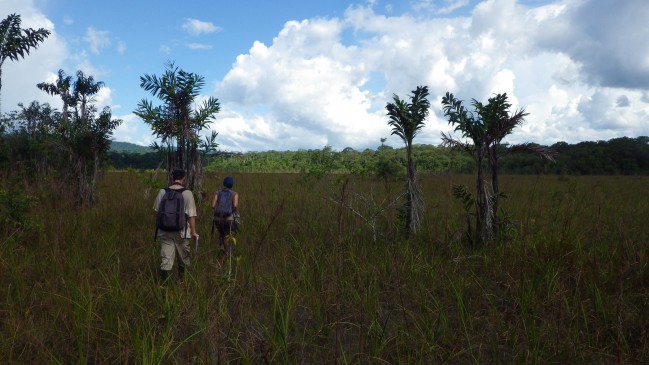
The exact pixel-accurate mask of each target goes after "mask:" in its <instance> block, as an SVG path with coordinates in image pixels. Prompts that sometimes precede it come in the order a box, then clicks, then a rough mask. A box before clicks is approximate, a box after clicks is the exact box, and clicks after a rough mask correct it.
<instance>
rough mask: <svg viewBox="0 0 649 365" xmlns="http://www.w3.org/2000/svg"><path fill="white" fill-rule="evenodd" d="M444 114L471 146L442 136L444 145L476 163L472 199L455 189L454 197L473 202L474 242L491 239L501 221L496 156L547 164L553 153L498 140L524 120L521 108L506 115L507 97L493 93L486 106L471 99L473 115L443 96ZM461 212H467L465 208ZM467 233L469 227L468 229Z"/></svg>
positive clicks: (531, 146) (454, 101) (508, 105)
mask: <svg viewBox="0 0 649 365" xmlns="http://www.w3.org/2000/svg"><path fill="white" fill-rule="evenodd" d="M442 105H443V109H444V114H445V115H446V116H447V117H448V120H449V123H450V124H452V125H455V131H459V132H461V133H462V137H463V138H466V139H469V140H470V141H471V142H473V143H469V142H462V141H459V140H457V139H454V138H452V137H451V136H450V135H446V134H444V133H442V141H443V143H444V144H445V145H446V146H450V147H452V148H455V149H459V150H462V151H465V152H467V153H468V154H469V155H470V156H472V157H473V159H474V161H475V163H476V169H477V177H476V197H475V199H469V198H468V192H467V191H466V190H462V189H456V192H457V193H456V194H454V195H456V197H460V198H462V199H463V200H464V201H465V202H469V201H470V202H471V203H472V204H473V203H475V206H476V210H475V217H476V219H475V224H476V229H475V237H473V238H472V239H473V242H474V243H481V242H483V241H484V240H486V239H489V238H492V237H495V236H496V235H497V233H498V227H499V226H500V224H501V222H499V220H498V208H499V198H500V197H501V196H502V193H501V192H500V187H499V183H498V161H499V159H500V156H501V155H503V154H506V153H524V152H531V153H535V154H538V155H540V156H541V157H543V158H546V159H548V160H550V161H553V160H554V156H555V153H554V152H553V151H552V150H549V149H547V148H544V147H541V146H539V145H536V144H533V143H523V144H518V145H512V146H509V145H503V144H502V140H503V138H505V137H506V136H507V135H509V134H511V133H512V132H513V130H514V129H515V128H516V127H517V126H519V125H520V124H521V123H523V121H524V120H525V117H526V116H527V115H528V113H526V112H525V110H524V109H520V110H516V111H515V112H514V113H510V111H509V108H510V107H511V104H510V103H509V102H508V98H507V94H497V95H496V96H495V97H492V98H489V99H488V102H487V104H483V103H481V102H478V101H477V100H475V99H473V102H472V104H471V105H472V106H473V108H474V112H470V111H468V110H467V109H466V108H465V107H464V106H463V105H462V101H461V100H458V99H456V98H455V96H454V95H453V94H451V93H446V96H444V97H443V98H442ZM485 160H487V166H488V169H489V173H490V174H491V189H492V190H491V191H492V193H491V194H489V193H488V188H487V185H486V184H485V181H484V161H485ZM465 209H468V207H467V206H465ZM468 231H469V232H471V227H469V229H468Z"/></svg>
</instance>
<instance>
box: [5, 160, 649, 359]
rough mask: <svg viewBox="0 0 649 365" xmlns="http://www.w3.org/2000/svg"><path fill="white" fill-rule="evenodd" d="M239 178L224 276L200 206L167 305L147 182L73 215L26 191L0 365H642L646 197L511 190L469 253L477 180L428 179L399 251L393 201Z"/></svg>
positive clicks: (576, 188)
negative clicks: (416, 222) (418, 222)
mask: <svg viewBox="0 0 649 365" xmlns="http://www.w3.org/2000/svg"><path fill="white" fill-rule="evenodd" d="M234 177H235V181H236V182H237V184H236V186H235V190H237V191H238V192H239V194H240V197H241V207H240V211H241V214H242V225H241V232H240V233H239V235H238V236H237V245H236V246H235V249H234V256H233V257H232V260H231V261H230V260H228V259H227V258H226V257H224V256H220V255H219V254H218V250H217V248H216V239H215V238H214V237H213V236H211V234H210V229H211V210H210V207H209V204H210V202H211V195H210V194H211V193H210V194H208V196H206V197H205V198H204V199H202V200H201V201H200V203H199V210H200V216H199V233H200V234H201V239H200V247H199V251H198V252H197V253H194V254H193V256H192V265H191V267H190V268H189V270H188V272H187V274H186V276H185V279H184V281H183V282H182V283H181V282H178V281H177V275H176V276H174V278H173V281H172V283H171V284H170V285H167V286H166V287H163V286H160V285H159V282H158V278H157V267H158V265H159V262H158V260H159V245H158V243H157V242H153V233H154V227H153V221H154V218H153V217H154V216H153V211H152V204H153V199H154V194H155V191H152V190H151V189H150V188H149V186H148V185H149V184H148V183H147V181H148V180H147V177H146V176H144V175H143V174H141V173H138V172H135V171H128V172H110V173H108V174H107V175H106V176H105V178H104V180H103V181H102V184H101V186H100V187H99V193H100V200H99V203H98V204H97V205H96V206H95V207H93V208H85V209H83V210H77V209H76V208H75V207H74V206H72V205H70V204H69V203H68V202H66V201H61V200H60V199H59V198H58V196H59V195H58V194H57V193H56V191H54V190H52V189H50V190H48V189H34V191H26V192H25V194H26V195H25V196H35V197H37V198H38V202H37V203H36V204H34V205H33V206H32V208H31V211H30V213H29V214H28V213H26V212H21V217H23V216H24V217H23V218H24V219H25V221H29V222H30V225H31V226H30V227H32V228H31V229H26V228H20V227H18V228H20V229H18V228H11V229H9V228H7V232H10V233H11V235H10V236H7V237H5V238H3V239H0V363H3V364H19V363H21V364H22V363H61V364H70V363H137V364H168V363H177V364H186V363H195V364H214V363H229V362H234V363H249V364H257V363H409V364H410V363H413V364H420V363H421V364H423V363H542V364H546V363H588V364H590V363H648V362H649V330H648V329H649V284H648V283H649V265H648V264H647V263H648V262H649V253H648V249H649V228H647V220H646V216H647V212H649V199H647V198H646V197H645V196H646V195H647V194H646V193H647V191H648V190H649V189H648V188H649V179H647V178H645V177H556V176H554V177H552V176H540V177H539V176H524V177H523V176H503V177H502V182H501V185H502V186H501V189H502V190H503V191H505V192H507V194H508V196H509V198H507V199H506V200H504V201H503V203H502V207H503V209H504V210H505V211H506V213H507V214H508V216H509V217H511V220H512V224H511V225H509V226H508V228H507V229H506V230H505V234H503V235H502V237H500V239H499V240H498V242H496V243H491V244H487V245H485V246H482V247H478V248H470V247H468V246H467V245H465V244H464V243H463V242H464V241H463V238H462V234H463V232H464V231H465V226H464V224H465V213H464V210H463V208H462V207H461V204H460V203H459V202H457V201H455V200H454V199H453V198H452V196H451V187H452V186H453V185H457V184H459V183H465V184H467V185H469V184H471V181H472V177H471V176H468V175H466V176H464V175H424V176H421V183H422V191H423V195H424V199H425V205H426V210H425V213H424V217H423V220H422V229H421V231H420V232H419V233H417V234H416V235H410V236H409V235H407V234H406V233H405V232H404V231H403V230H402V229H400V225H402V224H403V222H401V221H400V220H399V219H400V218H399V214H398V212H397V209H398V206H395V205H391V204H390V203H391V202H392V200H393V199H395V198H396V197H398V196H399V194H400V191H401V190H402V188H403V186H402V184H401V183H388V184H386V183H385V182H379V181H375V180H373V179H370V178H365V177H355V176H351V177H348V178H347V179H324V180H320V181H314V180H304V179H303V178H302V177H301V176H300V175H292V174H241V175H235V176H234ZM222 179H223V176H218V175H216V174H211V175H208V176H206V177H205V180H204V181H205V184H206V185H207V186H206V188H207V190H208V191H214V190H216V189H218V187H219V186H220V182H221V181H222ZM469 186H471V185H469ZM174 274H175V273H174Z"/></svg>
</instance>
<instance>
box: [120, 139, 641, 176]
mask: <svg viewBox="0 0 649 365" xmlns="http://www.w3.org/2000/svg"><path fill="white" fill-rule="evenodd" d="M113 144H115V142H113ZM118 144H119V142H118ZM122 146H123V147H121V148H118V149H111V151H109V153H108V158H109V163H108V165H109V166H110V167H111V168H113V169H117V170H120V169H155V168H157V167H158V165H160V162H161V155H160V153H158V152H153V151H151V152H143V151H146V150H148V149H149V148H148V147H140V148H135V147H133V148H131V149H129V148H128V147H126V145H122ZM544 147H546V148H549V149H552V150H554V151H556V152H557V153H558V156H557V157H556V158H555V162H554V163H552V162H549V161H545V160H543V159H540V158H539V157H538V156H533V155H507V156H504V157H503V158H502V160H501V165H500V168H501V172H502V173H504V174H516V175H534V174H543V175H649V137H647V136H639V137H619V138H613V139H610V140H608V141H604V140H600V141H583V142H578V143H574V144H570V143H567V142H557V143H554V144H552V145H546V146H544ZM323 153H325V154H330V155H331V156H332V164H333V165H332V171H333V172H335V173H353V174H361V175H373V174H378V173H380V172H381V171H383V172H385V171H386V170H388V171H391V172H390V174H391V175H393V176H396V175H397V174H399V173H402V174H403V173H404V172H405V166H404V163H405V158H406V156H405V148H403V147H401V148H395V147H392V146H388V145H385V144H383V145H379V146H378V147H377V148H376V149H369V148H366V149H363V150H356V149H353V148H351V147H347V148H345V149H343V150H341V151H335V150H333V149H332V148H331V147H328V146H325V147H324V148H322V149H299V150H286V151H275V150H268V151H254V152H243V153H241V152H227V151H216V152H212V153H209V154H207V155H206V156H205V157H204V165H205V169H206V170H208V171H224V172H233V173H273V172H277V173H302V172H305V171H309V169H310V168H312V165H313V164H315V163H317V161H314V160H313V159H314V156H316V155H318V154H323ZM413 156H414V159H415V161H416V165H417V170H418V171H419V172H422V173H459V174H471V173H475V166H474V165H473V163H472V161H471V159H470V158H469V157H468V156H466V155H465V154H463V153H460V152H458V151H454V150H452V149H451V148H449V147H444V146H434V145H427V144H414V145H413Z"/></svg>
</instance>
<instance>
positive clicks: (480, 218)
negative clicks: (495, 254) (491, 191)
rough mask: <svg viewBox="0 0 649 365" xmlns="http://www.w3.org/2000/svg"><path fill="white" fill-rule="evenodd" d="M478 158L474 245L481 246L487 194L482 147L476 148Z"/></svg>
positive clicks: (483, 235)
mask: <svg viewBox="0 0 649 365" xmlns="http://www.w3.org/2000/svg"><path fill="white" fill-rule="evenodd" d="M476 148H477V152H476V153H477V156H476V165H477V168H478V173H477V175H478V176H477V178H476V199H475V204H476V215H475V239H474V245H481V244H482V242H483V240H484V238H485V232H484V231H485V228H484V226H485V218H486V214H485V213H486V208H487V202H486V196H485V195H486V194H485V186H484V172H483V167H482V163H483V161H484V149H483V147H482V146H476Z"/></svg>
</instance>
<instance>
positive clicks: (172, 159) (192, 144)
mask: <svg viewBox="0 0 649 365" xmlns="http://www.w3.org/2000/svg"><path fill="white" fill-rule="evenodd" d="M204 85H205V78H204V77H202V76H200V75H197V74H194V73H192V72H186V71H184V70H182V69H179V68H178V67H176V66H175V65H174V63H173V62H169V63H167V70H166V72H165V73H164V74H163V75H162V76H161V77H158V76H156V75H148V74H146V75H144V76H141V77H140V87H142V88H143V89H144V90H146V91H148V92H150V93H151V94H152V95H153V96H154V97H156V98H157V99H158V100H160V101H162V103H163V104H162V105H159V106H153V103H152V102H151V101H148V100H146V99H143V100H142V101H140V103H139V104H138V106H137V109H136V110H135V111H134V113H135V115H137V116H139V117H140V118H142V119H143V120H144V122H145V123H147V124H149V125H150V126H151V128H152V129H153V133H154V134H155V135H156V136H157V137H158V138H160V139H161V142H162V145H163V146H166V147H161V146H158V145H157V144H155V147H157V148H159V149H164V150H166V152H167V171H168V172H170V171H171V170H172V169H173V168H174V167H180V168H183V169H185V170H186V171H188V174H187V175H188V183H189V187H190V188H192V189H194V188H195V189H197V190H198V191H200V190H201V188H202V171H203V168H202V162H201V159H200V151H199V147H201V148H202V149H205V148H210V147H211V146H214V145H215V142H214V139H215V138H216V134H214V133H213V134H212V137H211V138H210V137H208V138H207V139H206V141H205V142H201V140H200V137H199V132H200V131H202V130H203V129H205V128H206V127H207V125H208V124H209V123H210V122H211V121H212V119H213V117H214V114H216V113H218V112H219V111H220V110H221V106H220V104H219V101H218V99H216V98H214V97H209V98H207V99H206V100H204V101H203V103H202V104H201V105H200V106H198V107H197V108H196V109H194V103H195V101H196V98H197V97H198V96H199V93H200V90H201V89H202V88H203V86H204ZM206 143H207V144H210V146H208V145H206ZM199 196H200V195H199Z"/></svg>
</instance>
